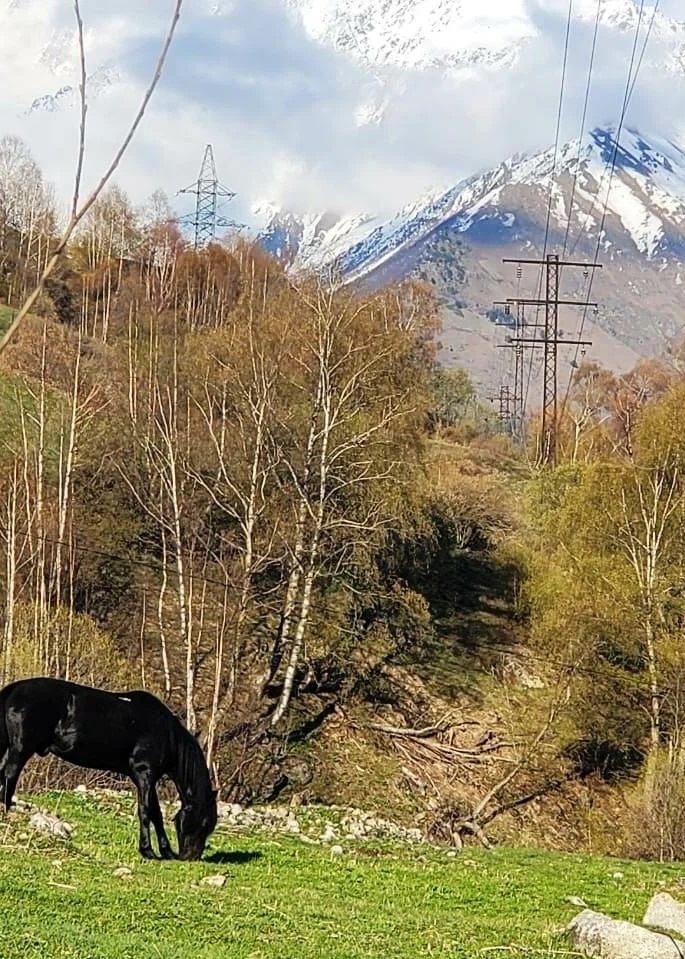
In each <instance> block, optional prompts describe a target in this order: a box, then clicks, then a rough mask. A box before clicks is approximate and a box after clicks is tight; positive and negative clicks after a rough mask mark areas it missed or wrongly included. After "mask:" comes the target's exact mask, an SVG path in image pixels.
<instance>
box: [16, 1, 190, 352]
mask: <svg viewBox="0 0 685 959" xmlns="http://www.w3.org/2000/svg"><path fill="white" fill-rule="evenodd" d="M182 6H183V0H174V8H173V12H172V16H171V22H170V24H169V29H168V31H167V34H166V37H165V39H164V42H163V45H162V49H161V52H160V54H159V58H158V60H157V65H156V67H155V70H154V73H153V76H152V79H151V81H150V84H149V86H148V88H147V90H146V91H145V94H144V95H143V99H142V101H141V104H140V107H139V109H138V112H137V113H136V115H135V117H134V119H133V121H132V123H131V126H130V127H129V129H128V132H127V133H126V135H125V136H124V139H123V141H122V143H121V146H120V147H119V149H118V150H117V152H116V153H115V155H114V158H113V159H112V162H111V163H110V165H109V167H108V168H107V169H106V170H105V172H104V173H103V175H102V177H101V178H100V180H99V182H98V183H97V184H96V186H95V188H94V189H93V191H92V192H91V193H90V194H89V196H88V197H87V198H86V199H85V200H84V201H83V202H82V203H79V198H80V192H81V175H82V171H83V157H84V153H85V144H86V114H87V97H86V55H85V45H84V37H83V21H82V18H81V11H80V6H79V0H74V11H75V15H76V22H77V27H78V41H79V52H80V64H81V82H80V85H79V90H80V95H81V122H80V132H79V147H78V158H77V162H76V175H75V182H74V193H73V197H72V207H71V216H70V217H69V221H68V223H67V225H66V227H65V228H64V231H63V232H62V235H61V236H60V238H59V240H58V242H57V244H56V246H55V248H54V250H53V251H52V255H51V256H50V258H49V259H48V260H47V262H46V263H45V266H44V268H43V270H42V272H41V274H40V276H39V277H38V281H37V283H36V286H35V288H34V290H33V292H32V293H31V294H30V295H29V296H28V297H27V298H26V300H25V301H24V303H23V305H22V307H21V308H20V309H19V311H18V312H17V315H16V316H15V317H14V319H13V320H12V323H11V324H10V326H9V328H8V329H7V331H6V332H5V335H4V336H3V338H2V340H0V353H2V352H3V350H4V349H5V348H6V347H7V344H8V343H9V342H10V340H11V339H12V337H13V336H14V334H15V333H16V331H17V330H18V329H19V326H20V325H21V323H22V322H23V320H24V319H25V317H26V316H27V315H28V314H29V313H30V312H31V310H32V308H33V306H34V304H35V303H36V301H37V299H38V297H39V296H40V294H41V292H42V291H43V288H44V287H45V283H46V281H47V280H48V279H49V278H50V276H51V275H52V273H53V272H54V270H55V267H56V266H57V264H58V263H59V261H60V258H61V257H62V254H63V253H64V251H65V250H66V248H67V246H68V244H69V241H70V239H71V237H72V235H73V233H74V230H75V229H76V227H77V226H78V224H79V223H80V222H81V220H82V219H83V217H84V216H85V215H86V213H87V212H88V211H89V210H90V208H91V207H92V206H93V204H94V203H95V202H96V200H97V198H98V197H99V196H100V194H101V193H102V191H103V189H104V188H105V187H106V186H107V184H108V183H109V181H110V180H111V178H112V176H113V175H114V172H115V171H116V169H117V167H118V166H119V164H120V162H121V160H122V158H123V156H124V154H125V153H126V150H127V149H128V147H129V144H130V143H131V141H132V139H133V137H134V136H135V133H136V130H137V129H138V127H139V126H140V122H141V120H142V119H143V116H144V115H145V111H146V109H147V106H148V103H149V102H150V99H151V97H152V94H153V93H154V90H155V88H156V86H157V84H158V82H159V78H160V76H161V74H162V69H163V67H164V63H165V61H166V58H167V54H168V52H169V48H170V47H171V42H172V40H173V37H174V33H175V31H176V26H177V24H178V21H179V19H180V16H181V8H182Z"/></svg>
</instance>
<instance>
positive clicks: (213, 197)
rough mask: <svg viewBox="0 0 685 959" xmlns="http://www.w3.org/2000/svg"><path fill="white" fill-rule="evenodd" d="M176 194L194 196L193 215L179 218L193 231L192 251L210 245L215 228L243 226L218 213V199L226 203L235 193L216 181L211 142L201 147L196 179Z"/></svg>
mask: <svg viewBox="0 0 685 959" xmlns="http://www.w3.org/2000/svg"><path fill="white" fill-rule="evenodd" d="M179 193H191V194H192V195H193V196H194V197H195V212H194V213H190V214H188V215H187V216H185V217H181V221H182V222H185V223H188V224H189V225H190V226H191V227H192V228H193V231H194V236H195V241H194V245H195V249H196V250H197V249H201V248H202V247H204V246H207V244H208V243H212V242H213V241H214V240H215V239H216V231H217V229H219V228H221V229H225V228H228V227H231V226H234V227H237V228H238V229H241V228H242V226H243V224H241V223H236V222H235V221H234V220H229V219H226V217H224V216H223V215H222V214H221V212H220V209H219V205H220V200H223V201H226V202H227V201H229V200H232V199H233V198H234V197H235V195H236V194H235V193H234V192H233V191H232V190H229V189H228V188H227V187H225V186H223V185H222V184H221V183H220V182H219V178H218V177H217V175H216V164H215V163H214V150H213V149H212V145H211V143H208V144H207V146H206V148H205V155H204V157H203V160H202V166H201V167H200V175H199V176H198V178H197V180H196V181H195V183H191V184H190V186H187V187H185V189H183V190H179Z"/></svg>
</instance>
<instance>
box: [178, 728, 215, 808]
mask: <svg viewBox="0 0 685 959" xmlns="http://www.w3.org/2000/svg"><path fill="white" fill-rule="evenodd" d="M177 737H178V738H177V750H178V752H177V766H176V774H177V785H178V787H179V789H180V790H181V791H182V792H183V793H184V794H188V795H192V796H194V797H195V798H196V799H198V800H200V801H201V802H205V801H207V802H208V801H209V799H210V797H211V794H212V783H211V780H210V778H209V772H208V770H207V763H206V762H205V757H204V754H203V752H202V750H201V749H200V744H199V743H198V741H197V740H196V739H195V737H194V736H193V735H191V734H190V733H189V732H188V730H187V729H186V728H185V727H184V726H183V725H182V724H181V723H179V724H178V730H177Z"/></svg>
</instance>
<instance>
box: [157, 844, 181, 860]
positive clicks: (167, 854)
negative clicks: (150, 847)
mask: <svg viewBox="0 0 685 959" xmlns="http://www.w3.org/2000/svg"><path fill="white" fill-rule="evenodd" d="M159 854H160V856H161V857H162V859H178V854H177V853H175V852H174V850H173V849H171V847H169V849H160V851H159Z"/></svg>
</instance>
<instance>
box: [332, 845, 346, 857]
mask: <svg viewBox="0 0 685 959" xmlns="http://www.w3.org/2000/svg"><path fill="white" fill-rule="evenodd" d="M343 852H344V850H343V847H342V846H331V856H342V854H343Z"/></svg>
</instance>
